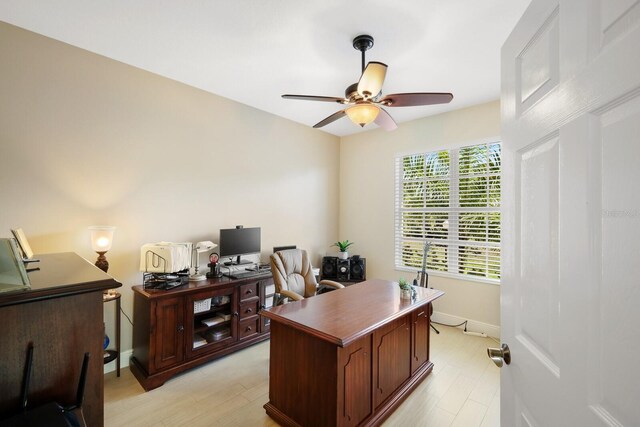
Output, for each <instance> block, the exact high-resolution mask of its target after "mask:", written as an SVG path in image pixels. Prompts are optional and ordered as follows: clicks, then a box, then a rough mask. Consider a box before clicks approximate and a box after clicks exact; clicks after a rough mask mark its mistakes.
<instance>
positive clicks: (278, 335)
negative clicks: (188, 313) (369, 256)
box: [262, 280, 444, 427]
mask: <svg viewBox="0 0 640 427" xmlns="http://www.w3.org/2000/svg"><path fill="white" fill-rule="evenodd" d="M416 291H417V297H416V298H415V299H413V300H401V299H400V289H399V287H398V285H397V284H396V283H393V282H388V281H384V280H368V281H366V282H362V283H360V284H357V285H353V286H350V287H348V288H344V289H339V290H337V291H334V292H329V293H326V294H322V295H317V296H315V297H313V298H308V299H305V300H303V301H298V302H293V303H289V304H286V305H282V306H278V307H274V308H272V309H270V310H266V311H263V312H262V315H263V316H265V317H267V318H269V319H271V356H270V361H269V402H268V403H267V404H266V405H265V406H264V407H265V409H266V411H267V414H268V415H269V416H271V417H272V418H273V419H275V420H276V421H278V422H279V423H281V424H282V425H285V426H305V427H306V426H361V425H362V426H372V425H378V424H380V423H381V422H382V421H383V420H384V419H385V418H386V417H388V416H389V415H390V414H391V412H392V411H393V410H394V409H395V408H396V407H397V406H398V405H399V404H400V403H401V402H402V401H403V400H404V399H405V398H406V396H407V394H409V393H410V392H411V391H412V390H413V389H414V388H415V387H416V386H417V385H418V384H419V383H420V381H422V380H423V379H424V378H425V377H426V376H427V375H428V374H429V373H430V372H431V370H432V369H433V363H431V362H430V361H429V308H430V307H429V306H430V304H431V302H432V301H433V300H435V299H436V298H439V297H440V296H442V295H443V294H444V292H442V291H438V290H435V289H424V288H417V289H416Z"/></svg>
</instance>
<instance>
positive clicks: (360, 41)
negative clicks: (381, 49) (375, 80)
mask: <svg viewBox="0 0 640 427" xmlns="http://www.w3.org/2000/svg"><path fill="white" fill-rule="evenodd" d="M372 47H373V37H371V36H370V35H368V34H361V35H359V36H356V38H355V39H353V48H354V49H355V50H359V51H360V52H361V54H362V71H361V72H363V73H364V69H365V66H366V65H367V63H366V61H365V54H364V53H365V52H366V51H368V50H369V49H371V48H372Z"/></svg>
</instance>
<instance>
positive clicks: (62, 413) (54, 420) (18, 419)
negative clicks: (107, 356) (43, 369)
mask: <svg viewBox="0 0 640 427" xmlns="http://www.w3.org/2000/svg"><path fill="white" fill-rule="evenodd" d="M89 356H90V355H89V353H85V354H84V359H83V361H82V369H81V371H80V380H79V381H78V390H77V392H76V402H75V403H74V404H72V405H68V406H63V405H60V404H59V403H57V402H49V403H45V404H43V405H40V406H37V407H35V408H33V409H27V401H28V396H29V382H30V380H31V367H32V365H33V345H32V344H29V348H28V350H27V364H26V366H25V372H24V379H23V382H22V396H21V409H22V411H21V413H19V414H17V415H14V416H13V417H11V418H9V419H6V420H4V421H0V426H1V427H41V426H47V427H86V425H87V423H86V421H85V419H84V414H83V413H82V403H83V401H84V387H85V383H86V381H87V369H88V368H89Z"/></svg>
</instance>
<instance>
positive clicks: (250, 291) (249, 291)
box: [245, 289, 253, 294]
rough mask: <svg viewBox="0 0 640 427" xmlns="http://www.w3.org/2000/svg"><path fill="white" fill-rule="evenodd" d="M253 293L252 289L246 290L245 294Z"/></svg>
mask: <svg viewBox="0 0 640 427" xmlns="http://www.w3.org/2000/svg"><path fill="white" fill-rule="evenodd" d="M252 293H253V289H247V291H246V292H245V294H252Z"/></svg>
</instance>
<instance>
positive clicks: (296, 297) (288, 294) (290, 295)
mask: <svg viewBox="0 0 640 427" xmlns="http://www.w3.org/2000/svg"><path fill="white" fill-rule="evenodd" d="M280 295H282V296H285V297H287V298H289V299H292V300H294V301H300V300H303V299H304V297H303V296H302V295H298V294H296V293H295V292H291V291H287V290H284V289H283V290H281V291H280Z"/></svg>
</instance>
